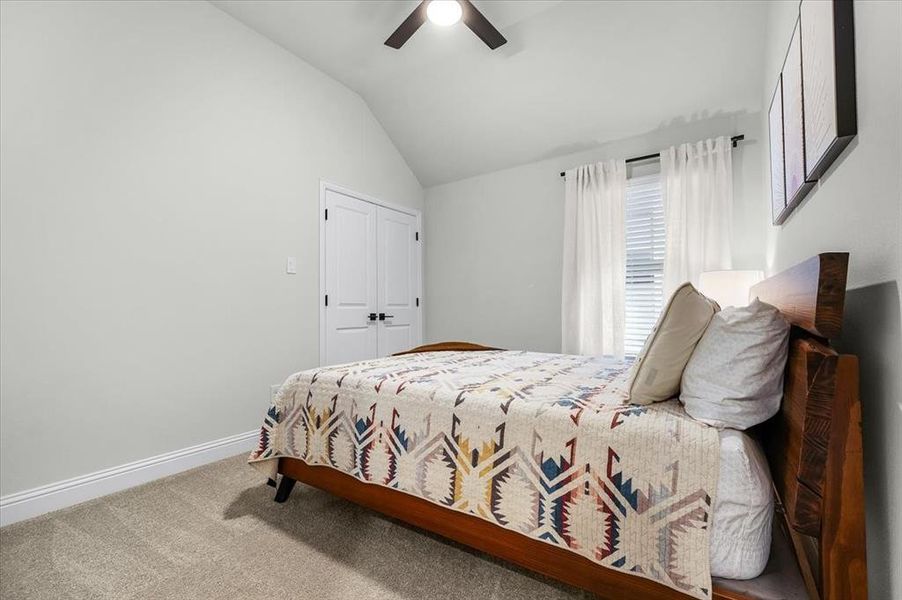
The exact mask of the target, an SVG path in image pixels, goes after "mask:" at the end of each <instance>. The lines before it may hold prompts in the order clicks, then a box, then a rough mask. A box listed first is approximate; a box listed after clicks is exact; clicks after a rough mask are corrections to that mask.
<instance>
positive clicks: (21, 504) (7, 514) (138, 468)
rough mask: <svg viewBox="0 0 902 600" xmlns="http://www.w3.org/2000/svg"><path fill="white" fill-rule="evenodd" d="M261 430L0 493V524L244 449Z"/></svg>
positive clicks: (134, 484) (75, 502)
mask: <svg viewBox="0 0 902 600" xmlns="http://www.w3.org/2000/svg"><path fill="white" fill-rule="evenodd" d="M259 435H260V430H259V429H255V430H253V431H247V432H245V433H239V434H237V435H232V436H229V437H225V438H221V439H218V440H213V441H212V442H206V443H204V444H198V445H196V446H191V447H190V448H183V449H181V450H175V451H174V452H167V453H166V454H160V455H158V456H152V457H150V458H145V459H143V460H138V461H135V462H131V463H128V464H124V465H120V466H118V467H112V468H109V469H104V470H102V471H96V472H94V473H88V474H87V475H82V476H80V477H73V478H72V479H66V480H64V481H58V482H56V483H51V484H49V485H44V486H41V487H36V488H33V489H30V490H25V491H22V492H17V493H15V494H8V495H6V496H2V497H0V527H2V526H4V525H10V524H12V523H16V522H18V521H23V520H25V519H30V518H32V517H37V516H38V515H42V514H44V513H48V512H51V511H54V510H59V509H61V508H66V507H69V506H74V505H76V504H79V503H81V502H85V501H86V500H92V499H94V498H99V497H100V496H106V495H107V494H112V493H113V492H118V491H121V490H125V489H128V488H130V487H135V486H136V485H141V484H142V483H147V482H150V481H153V480H154V479H159V478H161V477H166V476H168V475H174V474H176V473H181V472H182V471H187V470H188V469H193V468H194V467H199V466H202V465H205V464H208V463H211V462H215V461H217V460H221V459H223V458H228V457H230V456H234V455H236V454H240V453H241V452H250V451H251V450H253V448H254V447H255V446H256V444H257V439H258V438H259Z"/></svg>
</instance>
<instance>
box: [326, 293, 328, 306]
mask: <svg viewBox="0 0 902 600" xmlns="http://www.w3.org/2000/svg"><path fill="white" fill-rule="evenodd" d="M326 306H329V294H326Z"/></svg>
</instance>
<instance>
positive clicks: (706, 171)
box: [661, 137, 733, 298]
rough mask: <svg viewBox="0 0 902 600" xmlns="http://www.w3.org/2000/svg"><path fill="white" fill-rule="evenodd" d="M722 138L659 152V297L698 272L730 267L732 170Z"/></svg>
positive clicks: (695, 278) (694, 278) (695, 280)
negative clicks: (663, 234) (662, 247)
mask: <svg viewBox="0 0 902 600" xmlns="http://www.w3.org/2000/svg"><path fill="white" fill-rule="evenodd" d="M730 147H731V143H730V140H729V139H728V138H726V137H719V138H717V139H713V140H712V139H709V140H704V141H701V142H696V143H694V144H682V145H680V146H679V147H670V148H668V149H666V150H664V151H662V152H661V192H662V197H663V201H664V218H665V221H666V225H665V231H666V241H665V254H664V297H665V298H668V297H670V294H671V293H672V292H673V290H674V289H676V287H677V286H678V285H680V284H681V283H684V282H686V281H690V282H692V284H693V285H695V286H698V279H699V275H701V274H702V272H703V271H719V270H725V269H730V268H731V267H732V253H731V247H730V238H731V233H732V231H731V230H732V227H733V167H732V157H731V151H730Z"/></svg>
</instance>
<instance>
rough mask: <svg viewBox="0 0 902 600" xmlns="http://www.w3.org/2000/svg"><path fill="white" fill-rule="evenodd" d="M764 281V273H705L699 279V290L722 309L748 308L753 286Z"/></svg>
mask: <svg viewBox="0 0 902 600" xmlns="http://www.w3.org/2000/svg"><path fill="white" fill-rule="evenodd" d="M762 279H764V272H763V271H705V272H704V273H702V274H701V276H700V277H699V280H698V289H699V291H700V292H701V293H703V294H704V295H705V296H707V297H708V298H711V299H713V300H715V301H717V303H718V304H720V306H721V308H725V307H727V306H746V305H748V303H749V292H750V290H751V289H752V286H753V285H755V284H756V283H758V282H759V281H761V280H762Z"/></svg>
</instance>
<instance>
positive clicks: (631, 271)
mask: <svg viewBox="0 0 902 600" xmlns="http://www.w3.org/2000/svg"><path fill="white" fill-rule="evenodd" d="M663 286H664V203H663V201H662V199H661V177H660V175H659V174H657V173H656V174H654V175H644V176H641V177H632V178H630V179H629V180H628V181H627V185H626V334H625V346H626V348H625V351H626V355H627V356H636V355H637V354H639V351H640V350H642V345H643V344H644V343H645V338H647V337H648V334H649V333H651V330H652V327H654V326H655V322H656V321H657V320H658V314H660V312H661V309H662V308H663V304H664V287H663Z"/></svg>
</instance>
